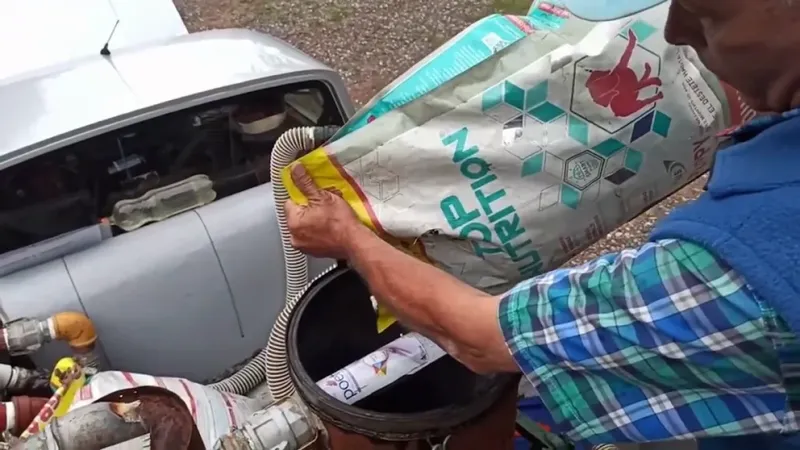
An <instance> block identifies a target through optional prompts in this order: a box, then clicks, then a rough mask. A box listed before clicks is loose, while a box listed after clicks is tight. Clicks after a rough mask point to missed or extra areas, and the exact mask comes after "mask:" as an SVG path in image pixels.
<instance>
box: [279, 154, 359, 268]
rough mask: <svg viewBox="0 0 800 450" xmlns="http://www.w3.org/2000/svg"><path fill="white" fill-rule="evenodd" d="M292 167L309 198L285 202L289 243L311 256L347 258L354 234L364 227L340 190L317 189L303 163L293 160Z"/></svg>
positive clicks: (299, 187) (295, 177) (298, 183)
mask: <svg viewBox="0 0 800 450" xmlns="http://www.w3.org/2000/svg"><path fill="white" fill-rule="evenodd" d="M291 170H292V172H291V174H292V180H293V181H294V184H295V185H296V186H297V188H298V189H300V191H301V192H303V194H305V196H306V198H307V199H308V205H305V206H301V205H298V204H297V203H294V202H293V201H291V200H288V201H287V202H286V224H287V226H288V228H289V233H290V234H291V239H292V246H294V247H295V248H297V249H298V250H300V251H302V252H303V253H307V254H309V255H312V256H317V257H324V258H335V259H347V254H348V251H349V246H350V245H349V243H350V242H352V238H353V237H354V234H356V233H358V232H363V231H365V230H366V227H365V226H364V225H362V224H361V222H360V221H359V220H358V218H357V217H356V215H355V212H353V209H352V208H350V205H348V204H347V202H346V201H344V199H343V198H342V197H341V195H340V193H338V192H331V191H327V190H324V189H320V188H319V187H318V186H317V185H316V183H314V180H313V179H312V178H311V176H310V175H309V174H308V172H306V169H305V167H303V165H302V164H300V163H295V164H294V166H293V167H292V169H291Z"/></svg>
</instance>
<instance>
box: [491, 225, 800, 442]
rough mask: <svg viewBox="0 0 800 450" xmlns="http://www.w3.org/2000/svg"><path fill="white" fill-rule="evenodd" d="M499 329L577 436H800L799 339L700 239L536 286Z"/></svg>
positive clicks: (668, 243) (520, 293)
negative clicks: (790, 433) (797, 412)
mask: <svg viewBox="0 0 800 450" xmlns="http://www.w3.org/2000/svg"><path fill="white" fill-rule="evenodd" d="M500 323H501V327H502V329H503V332H504V334H505V339H506V342H507V343H508V346H509V349H510V350H511V353H512V354H513V356H514V358H515V359H516V361H517V363H518V364H519V366H520V367H521V369H522V370H523V372H524V373H525V374H526V376H527V377H528V378H529V380H530V381H531V382H532V383H533V385H534V386H535V387H536V389H537V390H538V391H539V395H540V396H541V397H542V401H543V402H544V403H545V405H546V406H547V408H548V409H549V411H550V413H551V414H552V415H553V416H554V419H555V420H556V421H557V422H559V423H561V424H563V425H565V426H566V428H567V435H568V437H570V438H571V439H573V440H575V441H582V442H584V443H591V444H599V443H608V442H625V441H657V440H665V439H676V438H690V437H694V438H697V437H704V436H731V435H742V434H753V433H762V432H787V431H796V430H797V429H798V427H797V420H796V418H795V414H794V413H793V412H791V410H792V409H798V408H792V406H794V405H797V404H798V403H796V402H798V400H800V395H798V393H800V389H797V388H796V387H795V386H796V385H797V384H798V383H797V381H796V380H797V378H798V374H800V350H799V349H800V345H799V344H798V340H797V338H796V336H795V334H794V333H792V332H791V331H789V328H788V326H787V325H786V324H785V323H784V322H783V321H782V320H781V319H780V317H778V316H777V314H776V313H775V312H774V311H773V310H772V309H770V308H769V307H768V306H767V305H765V304H763V303H762V302H761V301H760V300H759V299H758V298H756V296H755V295H754V294H753V292H752V291H751V290H750V288H749V287H748V286H747V284H746V283H745V282H744V280H743V279H742V278H741V277H740V276H739V275H737V274H736V273H734V272H733V270H731V269H730V268H729V267H728V266H726V265H725V264H724V263H723V262H721V261H719V260H717V259H716V258H715V257H714V256H713V255H711V254H710V253H709V252H708V251H706V250H705V249H703V248H701V247H699V246H697V245H695V244H691V243H687V242H681V241H676V240H665V241H659V242H655V243H648V244H646V245H644V246H643V247H641V248H640V249H638V250H627V251H623V252H621V253H619V254H613V255H607V256H604V257H602V258H600V259H598V260H595V261H593V262H590V263H588V264H585V265H583V266H580V267H576V268H569V269H561V270H556V271H554V272H550V273H547V274H544V275H541V276H539V277H537V278H533V279H531V280H528V281H525V282H523V283H521V284H520V285H518V286H516V287H515V288H514V289H512V290H511V291H510V292H509V293H507V294H506V296H505V297H504V298H503V300H502V302H501V307H500ZM787 392H788V395H787ZM787 405H789V407H787Z"/></svg>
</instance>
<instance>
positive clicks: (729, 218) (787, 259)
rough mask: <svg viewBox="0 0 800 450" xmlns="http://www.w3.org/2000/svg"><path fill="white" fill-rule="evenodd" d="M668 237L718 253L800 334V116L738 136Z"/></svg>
mask: <svg viewBox="0 0 800 450" xmlns="http://www.w3.org/2000/svg"><path fill="white" fill-rule="evenodd" d="M667 238H677V239H682V240H687V241H693V242H696V243H697V244H699V245H701V246H703V247H705V248H706V249H708V250H709V251H711V252H712V253H714V254H716V255H717V257H719V258H721V259H722V260H724V261H725V262H727V263H728V264H729V265H730V266H731V267H733V269H734V270H736V271H737V272H738V273H739V274H740V275H742V276H743V277H744V279H745V280H746V281H747V283H748V284H749V285H750V286H751V287H752V289H753V291H754V292H755V293H756V294H757V295H758V296H759V298H760V299H761V300H762V301H765V302H767V303H768V304H770V305H771V306H772V307H773V308H774V309H775V310H776V311H777V312H778V313H779V314H780V315H781V316H782V317H783V318H784V320H786V321H787V323H788V324H789V326H790V327H791V328H792V330H794V331H795V333H799V334H800V111H798V110H795V111H792V112H789V113H786V114H784V115H783V116H782V117H778V118H771V119H769V120H761V121H759V122H757V123H755V124H753V125H751V126H749V127H745V128H743V129H742V130H740V131H739V132H738V133H737V134H735V135H734V144H733V145H732V146H730V147H728V148H725V149H723V150H720V151H719V152H718V153H717V154H716V156H715V161H714V165H713V169H712V173H711V177H710V179H709V182H708V185H707V192H706V193H705V194H703V195H702V196H701V197H700V198H699V199H698V200H697V201H695V202H693V203H690V204H688V205H686V206H684V207H681V208H678V209H676V210H675V211H674V212H673V213H672V214H670V215H669V216H668V217H667V218H665V219H664V220H662V221H661V222H660V223H659V224H658V225H657V226H656V228H655V230H654V231H653V233H652V234H651V239H652V240H657V239H667ZM799 438H800V435H798V434H793V435H790V436H749V437H742V438H736V437H734V438H723V439H707V440H701V441H700V448H701V449H711V448H725V449H731V448H748V447H750V448H759V450H766V449H788V448H800V439H799ZM753 445H756V447H753Z"/></svg>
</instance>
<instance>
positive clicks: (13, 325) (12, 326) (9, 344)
mask: <svg viewBox="0 0 800 450" xmlns="http://www.w3.org/2000/svg"><path fill="white" fill-rule="evenodd" d="M48 322H49V321H48V320H39V319H30V318H27V317H22V318H19V319H16V320H12V321H11V322H8V323H7V324H6V326H5V328H3V341H2V343H3V344H5V348H6V350H8V353H9V354H11V355H12V356H17V355H29V354H31V353H33V352H35V351H37V350H39V349H40V348H42V346H43V345H44V344H46V343H48V342H50V341H51V340H53V335H54V333H53V330H52V329H51V327H50V324H49V323H48Z"/></svg>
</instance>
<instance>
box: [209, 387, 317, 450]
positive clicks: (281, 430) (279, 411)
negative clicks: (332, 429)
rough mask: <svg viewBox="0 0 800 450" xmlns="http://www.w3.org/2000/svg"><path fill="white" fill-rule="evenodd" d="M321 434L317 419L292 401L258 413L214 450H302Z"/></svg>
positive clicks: (276, 404) (299, 404) (292, 398)
mask: <svg viewBox="0 0 800 450" xmlns="http://www.w3.org/2000/svg"><path fill="white" fill-rule="evenodd" d="M320 433H321V427H320V426H319V425H318V424H317V419H316V417H315V416H314V415H313V414H311V413H310V412H309V411H308V409H306V407H305V405H304V404H303V402H302V401H301V400H299V399H298V398H296V397H289V398H286V399H284V400H281V401H280V402H278V403H273V404H272V405H271V406H268V407H267V408H264V409H262V410H259V411H256V412H254V413H253V414H252V415H250V417H249V418H248V419H247V421H246V422H245V423H244V424H243V425H242V426H241V427H240V428H236V429H234V430H233V431H231V432H230V433H228V434H227V435H225V436H223V437H221V438H219V440H217V443H216V444H215V445H214V450H273V449H278V448H279V449H281V450H298V449H301V448H305V447H306V446H307V445H308V444H310V443H313V442H314V441H316V439H317V438H318V436H319V435H320Z"/></svg>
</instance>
